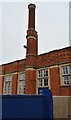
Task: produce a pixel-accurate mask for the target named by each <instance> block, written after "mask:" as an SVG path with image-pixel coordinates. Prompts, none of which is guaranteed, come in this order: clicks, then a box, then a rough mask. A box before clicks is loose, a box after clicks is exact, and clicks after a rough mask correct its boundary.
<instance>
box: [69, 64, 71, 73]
mask: <svg viewBox="0 0 71 120" xmlns="http://www.w3.org/2000/svg"><path fill="white" fill-rule="evenodd" d="M69 74H71V66H69Z"/></svg>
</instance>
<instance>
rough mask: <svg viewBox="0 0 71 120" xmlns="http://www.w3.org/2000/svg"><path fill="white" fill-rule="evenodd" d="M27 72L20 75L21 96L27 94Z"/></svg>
mask: <svg viewBox="0 0 71 120" xmlns="http://www.w3.org/2000/svg"><path fill="white" fill-rule="evenodd" d="M25 79H26V76H25V72H20V73H19V94H25Z"/></svg>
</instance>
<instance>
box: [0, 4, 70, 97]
mask: <svg viewBox="0 0 71 120" xmlns="http://www.w3.org/2000/svg"><path fill="white" fill-rule="evenodd" d="M35 8H36V6H35V5H34V4H30V5H28V9H29V20H28V21H29V22H28V30H27V36H26V39H27V45H26V46H24V48H25V49H26V58H25V59H22V60H18V61H14V62H11V63H7V64H3V65H1V66H0V94H38V88H42V87H45V88H49V89H51V91H52V94H53V96H71V92H70V91H71V47H66V48H62V49H59V50H54V51H50V52H48V53H44V54H40V55H38V34H37V32H36V31H35Z"/></svg>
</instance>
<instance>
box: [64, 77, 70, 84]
mask: <svg viewBox="0 0 71 120" xmlns="http://www.w3.org/2000/svg"><path fill="white" fill-rule="evenodd" d="M63 84H64V85H69V76H63Z"/></svg>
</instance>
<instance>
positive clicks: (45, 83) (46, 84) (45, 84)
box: [44, 78, 48, 86]
mask: <svg viewBox="0 0 71 120" xmlns="http://www.w3.org/2000/svg"><path fill="white" fill-rule="evenodd" d="M44 86H48V78H47V79H44Z"/></svg>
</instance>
